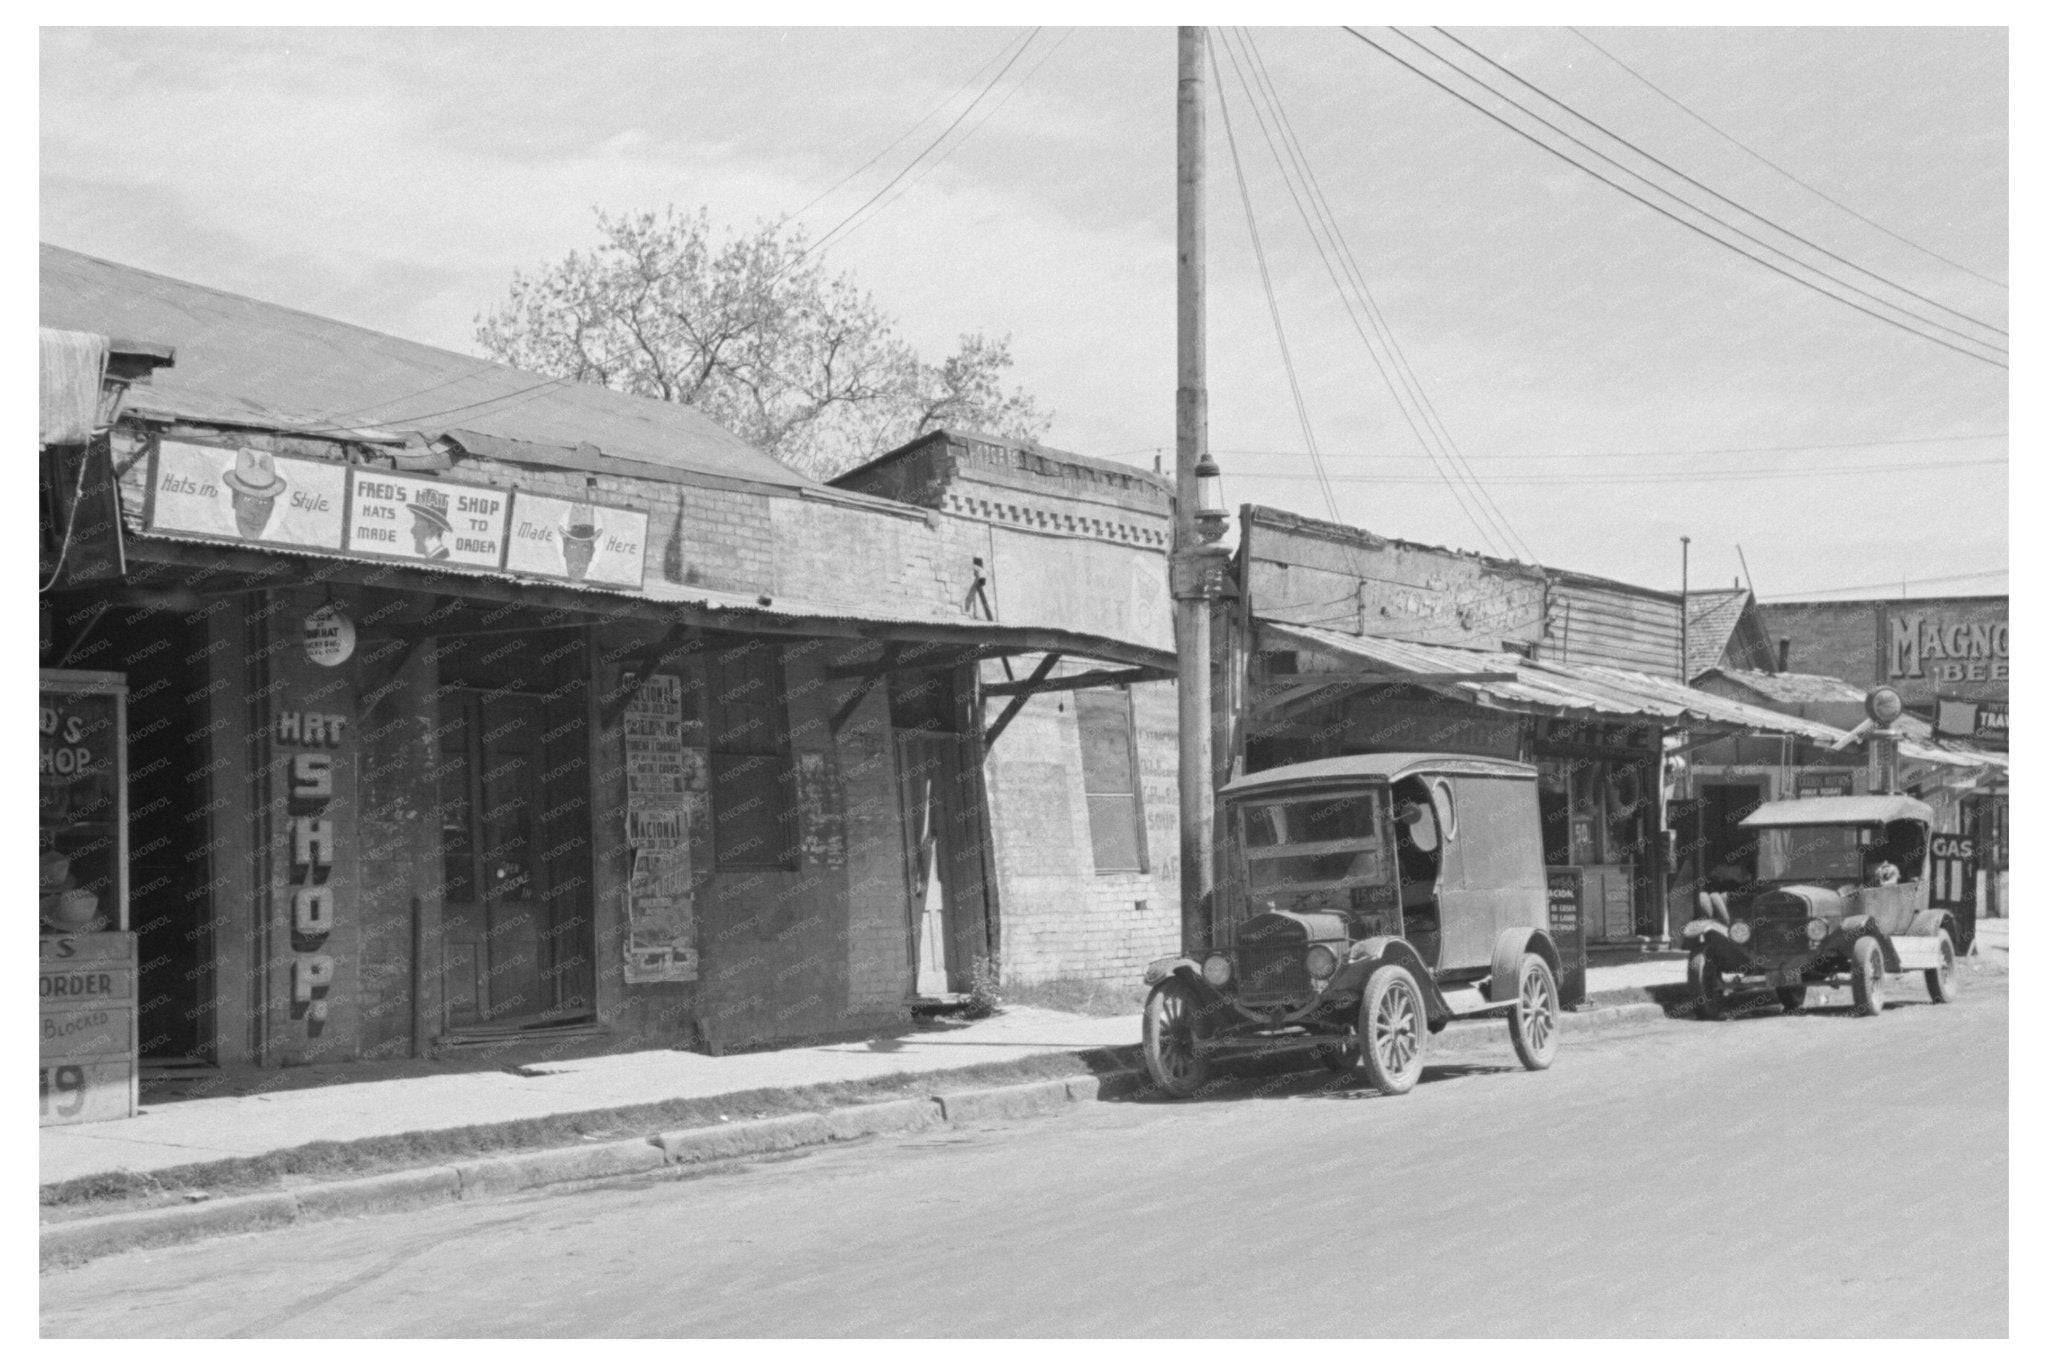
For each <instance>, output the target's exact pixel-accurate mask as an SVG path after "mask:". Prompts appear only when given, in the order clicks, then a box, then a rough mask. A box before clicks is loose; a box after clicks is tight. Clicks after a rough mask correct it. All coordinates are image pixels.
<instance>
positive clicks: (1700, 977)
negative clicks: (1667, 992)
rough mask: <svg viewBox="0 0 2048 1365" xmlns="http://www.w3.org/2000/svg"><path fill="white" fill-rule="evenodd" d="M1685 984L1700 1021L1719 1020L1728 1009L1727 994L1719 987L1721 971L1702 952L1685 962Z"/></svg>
mask: <svg viewBox="0 0 2048 1365" xmlns="http://www.w3.org/2000/svg"><path fill="white" fill-rule="evenodd" d="M1685 984H1686V985H1687V986H1688V987H1689V988H1690V989H1691V991H1692V999H1693V1004H1694V1005H1695V1006H1696V1007H1697V1008H1698V1010H1699V1016H1700V1018H1702V1019H1719V1018H1720V1017H1721V1015H1722V1013H1723V1012H1724V1011H1725V1010H1726V1009H1727V1007H1728V993H1727V990H1726V989H1725V988H1724V987H1723V986H1722V985H1721V969H1720V968H1719V967H1716V966H1715V965H1714V964H1713V962H1712V960H1711V959H1709V958H1708V957H1707V955H1706V953H1705V952H1704V951H1702V952H1696V953H1694V954H1693V955H1692V956H1691V957H1689V958H1687V959H1686V960H1685Z"/></svg>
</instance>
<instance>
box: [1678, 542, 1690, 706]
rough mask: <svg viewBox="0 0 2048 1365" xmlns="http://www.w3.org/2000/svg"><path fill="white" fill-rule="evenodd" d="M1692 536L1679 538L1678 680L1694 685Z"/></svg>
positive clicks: (1688, 685)
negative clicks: (1692, 655)
mask: <svg viewBox="0 0 2048 1365" xmlns="http://www.w3.org/2000/svg"><path fill="white" fill-rule="evenodd" d="M1691 654H1692V537H1691V536H1680V537H1679V538H1678V680H1679V681H1680V682H1681V683H1684V684H1685V685H1686V686H1687V687H1691V686H1692V659H1691V658H1690V657H1689V656H1690V655H1691Z"/></svg>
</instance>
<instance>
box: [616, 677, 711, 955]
mask: <svg viewBox="0 0 2048 1365" xmlns="http://www.w3.org/2000/svg"><path fill="white" fill-rule="evenodd" d="M627 681H631V679H628V680H627ZM683 714H684V712H683V681H682V679H681V678H679V677H676V676H675V675H673V674H668V673H655V674H651V675H649V676H648V677H646V678H644V679H642V680H640V682H639V685H638V686H637V687H635V688H634V690H633V693H632V695H631V697H630V698H628V700H627V702H626V710H625V714H624V717H623V734H624V742H625V772H626V849H627V857H628V858H629V859H631V863H632V865H631V869H630V871H629V873H628V875H627V879H626V983H627V984H628V985H645V984H648V983H650V982H658V981H695V980H696V979H697V946H696V918H695V914H694V907H693V905H692V901H691V884H690V881H691V878H690V872H691V863H690V805H691V791H690V785H691V781H692V772H693V769H694V770H695V772H696V781H697V782H698V784H699V785H700V786H701V783H702V770H701V765H693V764H691V763H690V762H689V760H688V755H687V754H686V752H685V748H684V744H683Z"/></svg>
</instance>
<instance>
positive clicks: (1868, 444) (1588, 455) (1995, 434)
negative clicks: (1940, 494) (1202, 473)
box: [1119, 431, 2009, 468]
mask: <svg viewBox="0 0 2048 1365" xmlns="http://www.w3.org/2000/svg"><path fill="white" fill-rule="evenodd" d="M2008 435H2009V433H2007V432H2003V431H1987V432H1980V433H1977V434H1974V435H1968V436H1905V437H1899V438H1897V439H1893V440H1879V441H1822V442H1817V443H1815V444H1813V445H1797V446H1701V447H1695V448H1692V449H1687V450H1582V451H1575V452H1574V451H1568V452H1565V453H1563V454H1558V455H1471V456H1468V457H1467V458H1468V459H1472V460H1505V461H1512V462H1513V463H1515V464H1527V463H1529V462H1531V461H1535V460H1647V459H1691V458H1693V457H1694V456H1699V455H1779V454H1796V453H1798V452H1800V451H1807V450H1863V449H1866V448H1872V447H1878V446H1927V445H1948V444H1950V443H1951V442H1955V441H2002V440H2005V439H2006V437H2007V436H2008ZM1151 449H1152V447H1151V446H1146V447H1145V450H1146V451H1149V450H1151ZM1119 453H1121V454H1127V455H1128V454H1139V453H1142V452H1138V451H1122V452H1119ZM1306 453H1307V452H1305V451H1300V450H1224V449H1221V448H1218V449H1217V450H1216V454H1218V455H1260V456H1284V455H1302V454H1306ZM1927 467H1931V468H1940V467H1941V463H1940V462H1938V461H1937V462H1936V463H1935V464H1933V465H1932V466H1927Z"/></svg>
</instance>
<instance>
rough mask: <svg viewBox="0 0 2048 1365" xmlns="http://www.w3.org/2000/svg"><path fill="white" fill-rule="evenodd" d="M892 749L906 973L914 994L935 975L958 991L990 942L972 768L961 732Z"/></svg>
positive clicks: (901, 739)
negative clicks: (899, 814) (905, 895)
mask: <svg viewBox="0 0 2048 1365" xmlns="http://www.w3.org/2000/svg"><path fill="white" fill-rule="evenodd" d="M896 752H897V765H898V773H899V777H900V781H901V790H902V796H903V830H904V843H905V849H904V852H905V856H906V860H907V868H908V874H909V875H908V877H907V879H906V880H907V883H908V886H909V890H910V896H909V915H910V922H909V942H910V953H911V965H912V979H913V981H916V982H919V983H920V984H919V986H918V989H919V991H920V993H925V986H926V985H927V984H930V985H936V984H937V981H938V980H939V978H940V977H941V976H943V979H944V981H945V988H946V989H947V990H948V991H951V992H953V993H956V994H957V993H962V992H965V991H966V990H967V988H968V985H969V981H970V978H971V976H972V973H973V970H974V964H975V963H976V962H977V961H980V960H983V959H986V958H987V957H989V956H990V954H991V952H992V949H993V941H994V934H993V932H992V931H993V926H992V925H991V923H990V905H989V895H988V873H987V867H986V865H985V863H984V861H983V858H982V847H981V802H980V791H979V783H978V782H977V781H976V780H975V779H976V778H977V776H978V774H977V773H976V772H975V770H974V768H973V766H972V765H971V764H970V763H969V762H968V755H967V741H966V740H965V738H963V737H962V736H960V735H948V734H936V733H915V734H905V735H899V736H897V750H896ZM935 918H936V922H934V920H935ZM927 944H930V945H931V946H930V947H927V946H926V945H927ZM935 950H936V951H935ZM938 955H943V957H944V963H943V971H942V972H941V970H940V965H941V964H939V963H937V962H934V961H932V960H931V959H932V958H933V957H934V956H938Z"/></svg>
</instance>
